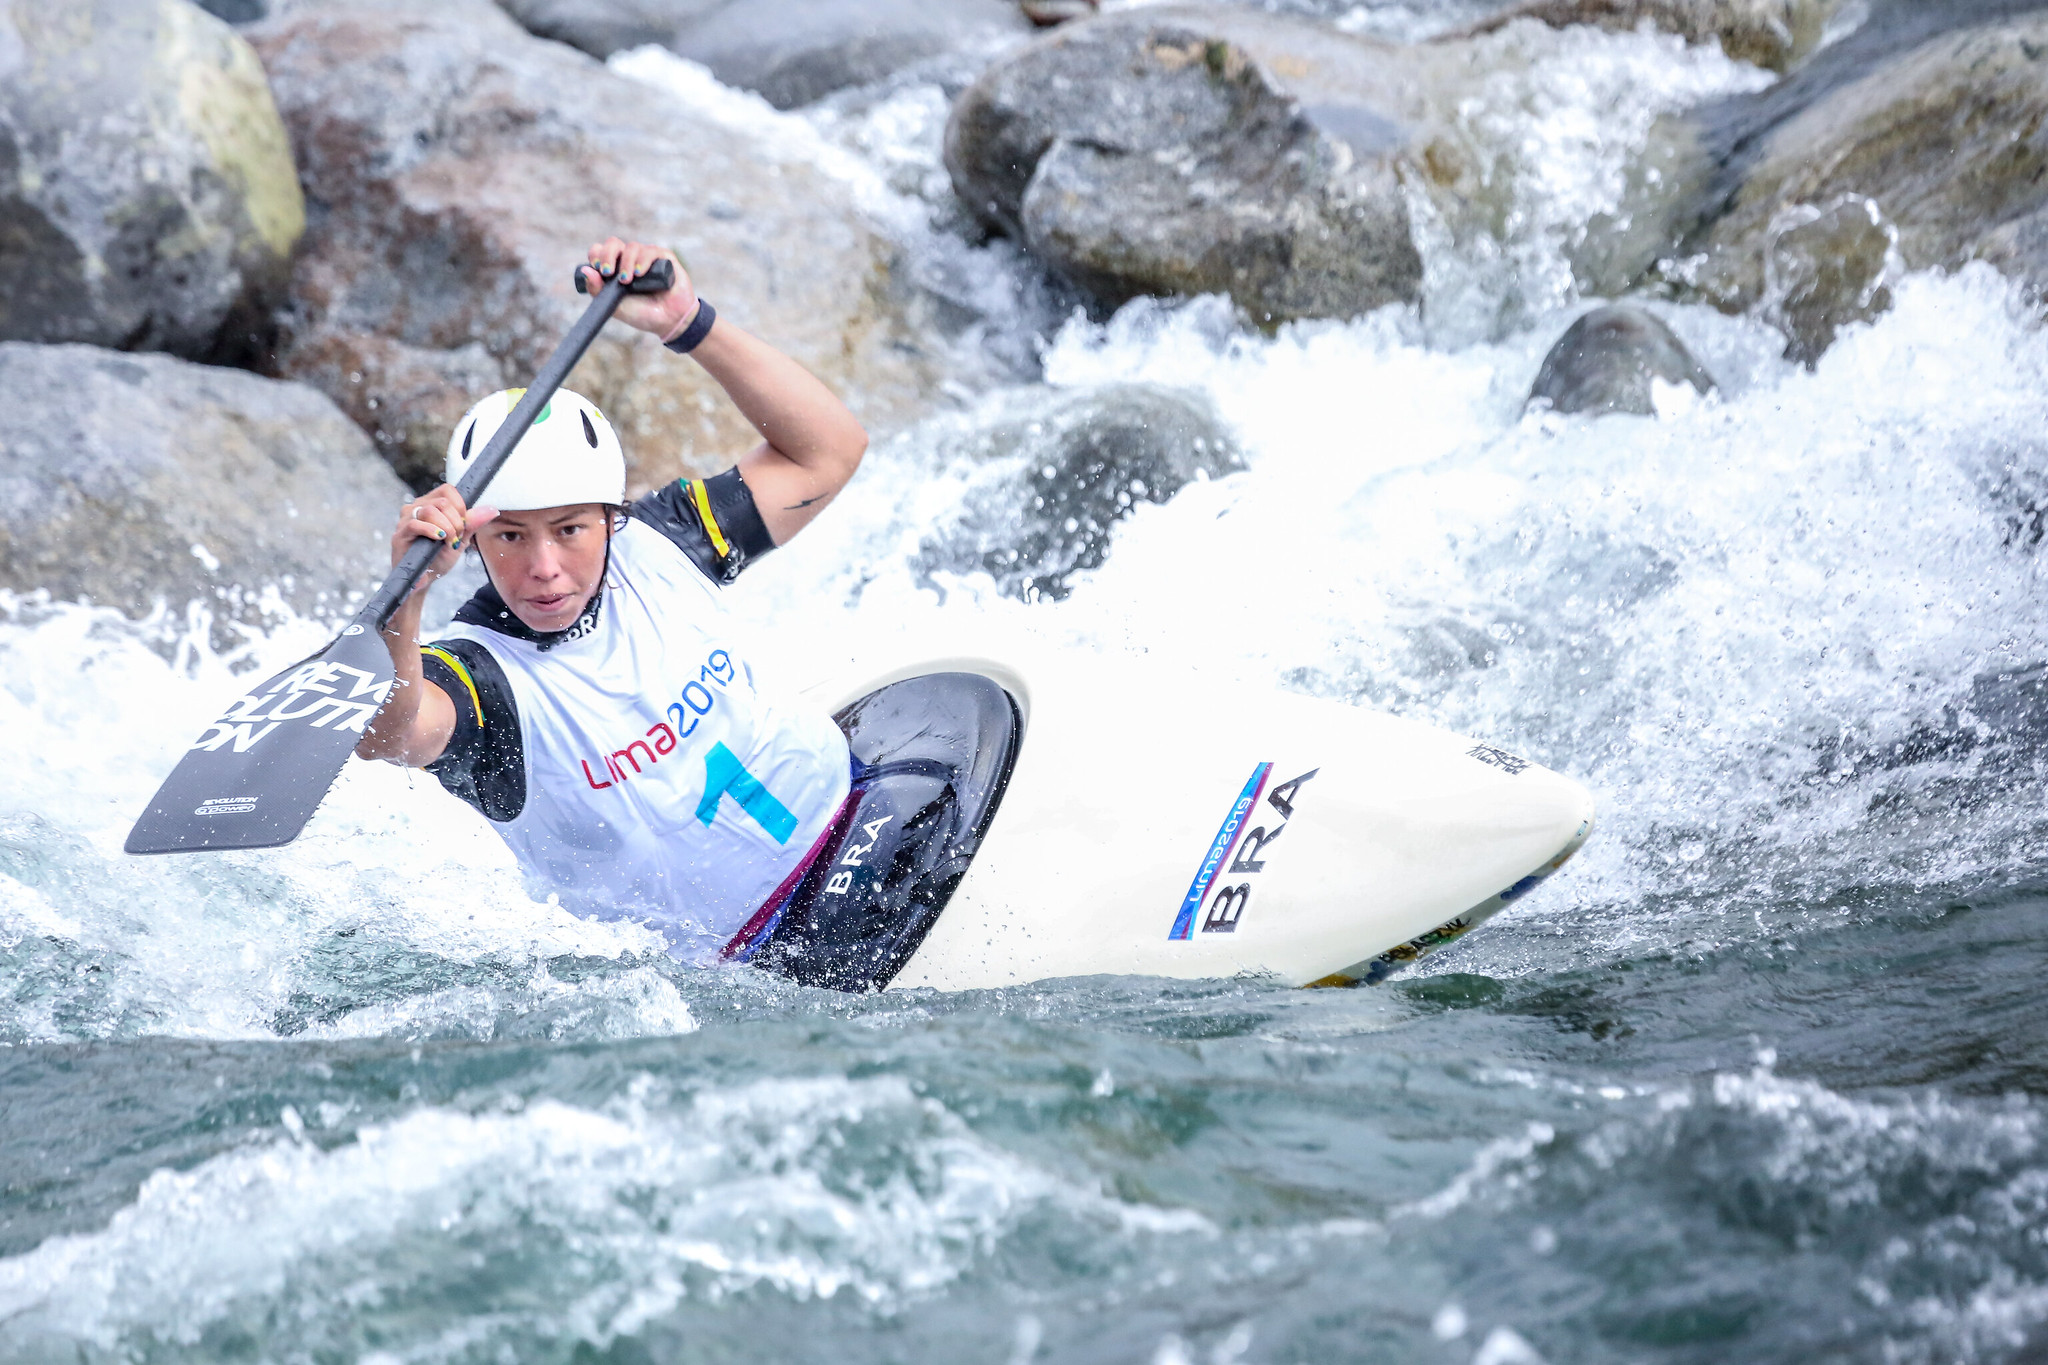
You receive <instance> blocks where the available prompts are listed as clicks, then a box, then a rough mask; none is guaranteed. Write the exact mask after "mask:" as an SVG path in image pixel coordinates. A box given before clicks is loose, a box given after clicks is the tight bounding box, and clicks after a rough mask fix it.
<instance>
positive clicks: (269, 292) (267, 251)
mask: <svg viewBox="0 0 2048 1365" xmlns="http://www.w3.org/2000/svg"><path fill="white" fill-rule="evenodd" d="M304 227H305V204H304V201H303V200H302V199H301V198H300V195H299V181H298V174H297V172H296V171H295V170H294V169H293V166H292V157H291V148H290V145H289V143H288V142H287V140H286V138H285V133H284V128H283V126H282V124H280V123H279V121H278V117H277V110H276V107H275V106H274V105H273V104H272V103H271V98H270V90H269V88H268V87H267V86H266V85H265V83H264V78H263V68H262V66H261V65H260V64H259V63H258V62H257V60H256V56H255V54H254V53H253V52H251V51H250V50H249V46H248V44H246V43H244V42H243V41H242V40H241V39H240V38H238V37H237V36H235V33H234V31H233V30H232V29H230V28H229V27H228V26H227V25H226V24H224V23H222V22H221V21H220V20H218V19H215V18H214V17H212V16H211V15H209V14H206V13H204V12H203V11H201V10H200V9H198V8H197V7H196V6H194V5H192V4H190V3H188V0H78V2H77V3H66V4H15V5H10V6H6V7H0V339H8V340H21V341H51V342H54V341H84V342H92V343H95V344H98V345H104V346H118V347H122V348H125V349H131V350H166V351H173V352H176V353H177V354H180V355H186V356H193V357H202V358H222V359H234V360H247V359H249V358H251V357H252V356H253V355H255V354H256V353H258V352H260V350H261V349H262V346H263V342H264V337H263V334H264V332H265V331H266V329H267V326H268V324H267V318H268V315H269V313H270V311H271V310H272V309H273V308H274V307H275V306H276V305H277V304H278V303H279V302H280V301H281V300H282V298H283V296H284V288H285V282H286V279H287V276H288V273H289V263H290V260H291V254H292V249H293V246H294V245H295V244H296V242H297V241H298V238H299V234H300V232H301V231H303V229H304Z"/></svg>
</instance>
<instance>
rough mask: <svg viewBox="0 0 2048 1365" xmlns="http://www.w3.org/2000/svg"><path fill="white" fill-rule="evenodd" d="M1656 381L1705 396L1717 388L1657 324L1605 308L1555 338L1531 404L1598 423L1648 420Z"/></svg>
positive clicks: (1641, 314) (1630, 309) (1618, 307)
mask: <svg viewBox="0 0 2048 1365" xmlns="http://www.w3.org/2000/svg"><path fill="white" fill-rule="evenodd" d="M1660 379H1661V380H1663V381H1664V382H1665V383H1667V384H1690V385H1692V386H1693V388H1694V389H1696V390H1698V391H1699V392H1700V393H1703V394H1704V393H1711V392H1712V391H1713V390H1714V388H1715V384H1714V377H1713V376H1712V375H1711V374H1708V373H1707V369H1706V367H1705V366H1704V365H1702V364H1700V363H1699V361H1697V360H1695V359H1693V355H1692V352H1691V351H1688V350H1687V349H1686V348H1685V343H1684V342H1682V341H1680V340H1679V339H1678V335H1677V333H1675V332H1673V331H1672V330H1671V329H1670V328H1669V327H1667V326H1665V325H1664V322H1663V321H1662V320H1661V319H1659V318H1657V317H1656V316H1654V315H1653V314H1651V313H1648V312H1645V311H1644V310H1643V309H1641V308H1637V307H1635V306H1634V305H1632V304H1626V303H1616V304H1609V305H1607V306H1606V307H1604V308H1595V309H1594V310H1593V311H1592V312H1590V313H1588V314H1586V315H1585V316H1584V317H1582V318H1580V319H1579V320H1578V321H1577V322H1574V323H1573V324H1572V325H1571V326H1570V327H1569V328H1568V329H1566V331H1565V334H1564V335H1563V336H1562V337H1559V338H1558V341H1557V344H1556V345H1555V346H1552V347H1551V348H1550V353H1549V354H1548V355H1546V356H1544V357H1543V367H1542V368H1541V369H1540V370H1538V371H1537V372H1536V382H1535V384H1533V385H1532V386H1531V387H1530V389H1529V404H1530V405H1531V406H1535V405H1538V404H1546V405H1548V406H1549V407H1550V408H1551V409H1553V410H1554V411H1557V412H1585V413H1591V414H1592V415H1594V416H1596V417H1598V416H1603V415H1605V414H1607V413H1610V412H1630V413H1637V414H1640V415H1642V416H1645V417H1649V416H1654V415H1655V414H1656V411H1657V404H1656V401H1655V391H1654V387H1653V386H1654V385H1655V383H1656V381H1658V380H1660Z"/></svg>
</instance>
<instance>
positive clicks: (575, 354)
mask: <svg viewBox="0 0 2048 1365" xmlns="http://www.w3.org/2000/svg"><path fill="white" fill-rule="evenodd" d="M655 265H656V266H657V267H661V268H659V269H654V270H649V271H648V272H646V273H645V274H643V275H641V276H640V278H639V279H638V280H636V281H635V282H634V283H633V284H632V285H627V284H624V283H621V282H620V280H619V279H618V278H617V277H616V276H614V277H613V278H612V279H610V280H607V281H606V282H605V285H604V287H603V288H602V289H600V290H598V291H597V297H596V298H594V299H592V300H591V301H590V306H589V307H588V308H586V309H584V310H583V316H582V317H580V318H578V319H576V325H575V326H573V327H571V328H570V329H569V334H568V335H567V336H565V337H563V338H562V340H561V342H560V343H559V344H557V345H556V347H555V353H554V354H553V355H551V356H549V357H548V359H547V363H546V364H545V365H542V366H541V367H540V373H539V374H537V375H535V376H534V377H533V382H532V383H531V384H530V385H528V386H527V390H526V392H525V393H523V394H521V395H520V398H519V404H518V406H517V407H515V408H513V409H512V415H511V416H510V417H508V418H506V419H505V420H504V422H503V423H501V424H500V425H499V427H498V430H497V433H496V434H495V435H493V436H492V437H491V439H490V440H489V442H487V443H486V444H485V446H484V451H483V454H481V455H479V456H477V458H476V463H475V464H473V465H471V466H470V467H469V472H468V473H467V474H464V475H463V476H462V482H461V483H458V484H456V485H455V491H456V492H458V493H460V494H461V495H462V502H463V505H464V506H465V507H468V506H473V505H475V503H476V499H477V495H478V494H480V493H482V492H483V491H484V489H485V488H486V487H488V486H489V484H490V482H491V479H492V477H493V476H494V475H496V474H497V472H498V469H499V467H500V466H501V465H503V464H504V463H505V460H506V459H507V457H509V456H510V455H511V454H512V447H514V446H516V445H518V444H519V438H520V437H522V436H524V435H525V434H526V430H527V428H528V427H531V426H532V425H533V420H534V418H535V417H537V416H539V415H540V412H541V410H542V409H543V408H545V407H546V406H547V405H548V402H549V400H550V399H552V398H553V397H554V396H555V390H556V389H559V388H561V387H562V381H563V380H565V379H567V378H568V377H569V371H571V370H573V369H575V368H576V362H577V361H579V360H581V359H583V353H584V352H585V351H587V350H589V349H590V343H591V342H593V341H595V340H596V339H597V334H598V333H599V332H601V331H603V330H604V325H605V323H607V322H609V321H610V320H611V316H612V313H613V312H614V311H615V310H616V309H617V308H618V306H619V300H620V299H622V298H624V297H625V296H626V295H627V294H629V293H659V292H661V290H665V289H668V288H669V287H670V286H671V285H672V284H673V282H674V279H675V276H674V272H673V270H672V269H669V268H666V267H668V262H666V261H657V262H655ZM664 281H665V282H664ZM655 284H659V286H660V287H659V289H655V288H649V286H650V285H655ZM580 287H581V286H580V285H579V288H580ZM446 548H448V547H447V544H446V542H444V541H439V540H429V539H427V538H426V537H425V536H422V537H420V538H419V539H418V540H415V541H414V542H413V543H412V544H411V546H410V547H408V548H407V550H406V552H405V554H404V556H403V557H402V558H400V559H399V561H398V563H396V564H394V565H392V566H391V572H390V573H389V574H387V575H385V578H384V581H383V583H382V584H380V585H379V586H378V588H377V591H376V592H375V593H374V594H372V595H371V597H370V600H369V601H368V602H365V603H364V604H363V609H362V610H361V611H360V612H358V613H357V614H356V619H357V620H359V621H365V622H368V623H369V624H370V625H371V626H373V627H374V628H375V629H377V630H380V631H381V630H383V629H384V627H385V625H386V624H387V623H388V622H389V621H390V620H391V617H392V615H393V613H395V612H396V611H397V610H398V606H399V604H400V603H401V602H403V601H405V599H406V597H407V596H408V595H409V594H410V593H411V592H412V589H413V585H414V584H415V583H417V582H419V581H420V575H421V574H423V573H425V572H426V571H427V566H428V565H429V564H431V563H433V562H434V556H435V555H437V554H439V553H441V551H442V550H444V549H446Z"/></svg>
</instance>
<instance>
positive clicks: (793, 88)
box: [498, 0, 1030, 109]
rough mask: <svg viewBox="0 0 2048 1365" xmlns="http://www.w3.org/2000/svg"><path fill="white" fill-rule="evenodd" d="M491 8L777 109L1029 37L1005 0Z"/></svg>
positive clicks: (570, 2)
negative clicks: (686, 72)
mask: <svg viewBox="0 0 2048 1365" xmlns="http://www.w3.org/2000/svg"><path fill="white" fill-rule="evenodd" d="M498 2H499V3H500V4H501V5H503V6H504V7H505V10H506V12H507V13H509V14H511V15H512V16H513V17H514V18H515V19H517V20H519V22H520V23H522V24H524V25H525V26H526V27H527V29H529V30H530V31H532V32H534V33H537V34H539V35H541V36H542V37H544V38H553V39H555V40H557V41H559V42H565V43H568V44H570V45H571V46H574V47H579V48H582V49H583V50H584V51H585V52H588V53H590V54H592V55H593V56H597V57H608V56H610V55H611V54H612V53H614V52H616V51H619V50H620V49H622V48H628V47H635V46H638V45H639V44H642V43H660V44H662V45H663V46H664V47H667V48H670V49H671V50H673V51H675V52H676V53H678V54H680V55H682V56H684V57H688V58H689V59H690V60H692V61H696V62H702V63H703V64H704V65H706V66H708V67H710V68H711V71H712V74H713V75H715V76H717V77H718V79H719V80H721V81H723V82H724V83H725V84H727V85H733V86H738V87H740V88H741V89H745V90H753V91H756V92H758V93H759V94H760V95H762V96H763V97H764V98H766V99H767V100H768V102H769V103H771V104H774V105H775V106H777V107H778V108H782V109H790V108H794V107H796V106H797V105H800V104H809V103H810V102H811V101H813V100H816V99H821V98H823V97H824V96H826V95H829V94H831V93H832V92H833V91H835V90H841V89H844V88H845V87H847V86H852V85H866V84H868V83H869V82H871V81H877V80H881V79H882V78H883V77H885V76H888V75H891V74H892V73H894V72H896V71H899V70H901V69H902V68H904V67H906V66H909V65H910V64H912V63H913V62H917V61H921V60H923V59H925V58H927V57H933V56H936V55H938V54H939V53H942V52H950V51H953V50H955V49H958V48H960V47H963V46H967V45H970V44H976V43H985V42H988V41H990V40H994V39H1000V38H1002V37H1004V36H1006V35H1019V34H1023V33H1027V32H1029V31H1030V24H1029V22H1028V21H1027V20H1026V19H1025V17H1024V15H1023V13H1022V11H1020V10H1019V8H1018V6H1017V5H1016V4H1015V3H1014V0H941V2H937V3H935V2H934V0H498Z"/></svg>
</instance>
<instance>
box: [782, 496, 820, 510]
mask: <svg viewBox="0 0 2048 1365" xmlns="http://www.w3.org/2000/svg"><path fill="white" fill-rule="evenodd" d="M824 496H825V495H824V494H823V493H820V494H819V495H818V496H817V497H815V498H805V499H804V500H803V501H802V502H793V503H791V504H790V505H789V506H787V507H785V508H783V509H782V510H783V511H785V512H801V511H802V510H803V509H804V508H806V507H809V506H810V505H811V504H812V503H814V502H817V501H820V500H821V499H822V498H823V497H824Z"/></svg>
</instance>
